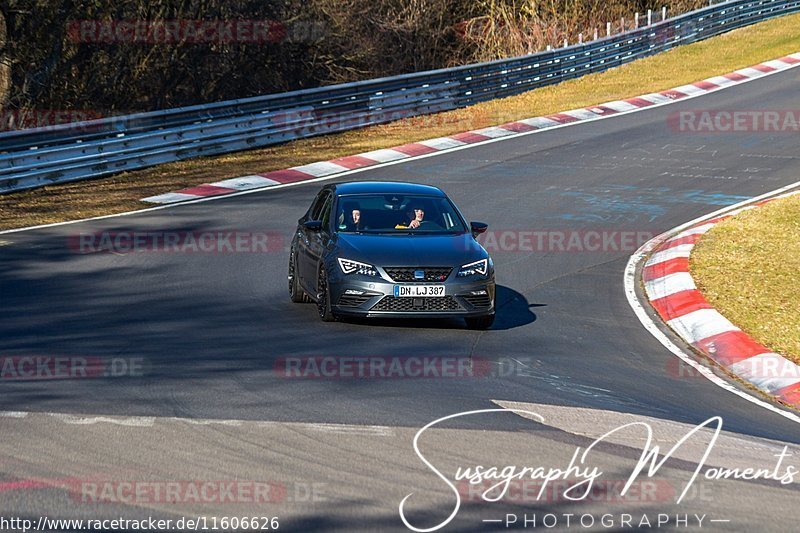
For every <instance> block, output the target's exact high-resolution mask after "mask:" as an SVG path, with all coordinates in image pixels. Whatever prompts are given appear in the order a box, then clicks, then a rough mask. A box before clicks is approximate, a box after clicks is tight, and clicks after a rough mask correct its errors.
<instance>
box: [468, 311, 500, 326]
mask: <svg viewBox="0 0 800 533" xmlns="http://www.w3.org/2000/svg"><path fill="white" fill-rule="evenodd" d="M464 320H465V321H466V323H467V328H468V329H489V328H490V327H492V324H494V313H492V314H491V315H484V316H471V317H468V318H465V319H464Z"/></svg>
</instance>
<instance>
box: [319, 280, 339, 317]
mask: <svg viewBox="0 0 800 533" xmlns="http://www.w3.org/2000/svg"><path fill="white" fill-rule="evenodd" d="M317 291H318V292H317V311H318V312H319V318H320V319H321V320H322V321H323V322H333V321H335V320H336V316H335V315H334V314H333V310H332V309H331V291H330V288H329V287H328V273H327V272H326V271H325V267H320V269H319V281H318V282H317Z"/></svg>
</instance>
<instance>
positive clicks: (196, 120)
mask: <svg viewBox="0 0 800 533" xmlns="http://www.w3.org/2000/svg"><path fill="white" fill-rule="evenodd" d="M798 11H800V0H731V1H727V2H723V3H720V4H716V5H712V6H709V7H706V8H703V9H700V10H697V11H692V12H690V13H686V14H684V15H681V16H678V17H674V18H671V19H667V20H664V21H661V22H658V23H655V24H652V25H650V26H644V27H641V28H638V29H635V30H631V31H627V32H624V33H620V34H617V35H613V36H610V37H606V38H603V39H598V40H595V41H591V42H588V43H584V44H578V45H573V46H568V47H565V48H561V49H557V50H551V51H547V52H540V53H536V54H532V55H528V56H522V57H516V58H511V59H502V60H496V61H490V62H486V63H478V64H473V65H465V66H461V67H454V68H447V69H439V70H432V71H427V72H416V73H412V74H406V75H401V76H393V77H387V78H379V79H373V80H366V81H361V82H355V83H346V84H341V85H333V86H327V87H319V88H315V89H307V90H302V91H293V92H287V93H281V94H274V95H267V96H258V97H253V98H246V99H239V100H230V101H225V102H217V103H212V104H204V105H198V106H191V107H183V108H176V109H168V110H163V111H155V112H149V113H139V114H135V115H127V116H120V117H113V118H106V119H100V120H91V121H86V122H77V123H71V124H62V125H58V126H51V127H45V128H37V129H28V130H19V131H11V132H4V133H0V194H2V193H4V192H11V191H18V190H23V189H30V188H34V187H40V186H44V185H49V184H52V183H61V182H67V181H74V180H80V179H87V178H95V177H100V176H104V175H109V174H113V173H117V172H121V171H127V170H135V169H140V168H144V167H148V166H152V165H157V164H160V163H167V162H171V161H178V160H182V159H187V158H190V157H196V156H208V155H216V154H223V153H229V152H235V151H239V150H246V149H251V148H258V147H263V146H268V145H273V144H278V143H282V142H286V141H289V140H292V139H298V138H302V137H310V136H314V135H322V134H326V133H333V132H337V131H344V130H349V129H353V128H359V127H363V126H368V125H372V124H380V123H385V122H390V121H393V120H398V119H401V118H406V117H411V116H417V115H423V114H428V113H435V112H440V111H447V110H451V109H456V108H460V107H465V106H468V105H471V104H475V103H477V102H482V101H486V100H491V99H495V98H500V97H505V96H510V95H514V94H518V93H521V92H524V91H528V90H531V89H535V88H537V87H541V86H544V85H551V84H554V83H559V82H561V81H564V80H568V79H571V78H577V77H580V76H583V75H585V74H589V73H592V72H600V71H603V70H607V69H609V68H612V67H616V66H619V65H622V64H624V63H628V62H630V61H633V60H635V59H639V58H641V57H645V56H649V55H653V54H656V53H659V52H662V51H665V50H668V49H670V48H673V47H675V46H679V45H682V44H688V43H693V42H696V41H700V40H703V39H706V38H708V37H712V36H714V35H719V34H720V33H724V32H727V31H730V30H733V29H735V28H739V27H742V26H746V25H749V24H753V23H756V22H760V21H763V20H766V19H768V18H772V17H776V16H780V15H785V14H789V13H794V12H798Z"/></svg>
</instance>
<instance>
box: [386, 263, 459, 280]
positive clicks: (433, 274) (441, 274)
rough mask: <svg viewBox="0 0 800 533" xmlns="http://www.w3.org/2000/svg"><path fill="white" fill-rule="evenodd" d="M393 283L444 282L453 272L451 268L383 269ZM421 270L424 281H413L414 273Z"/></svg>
mask: <svg viewBox="0 0 800 533" xmlns="http://www.w3.org/2000/svg"><path fill="white" fill-rule="evenodd" d="M384 270H385V271H386V273H387V274H389V277H390V278H392V280H393V281H402V282H409V281H419V282H425V281H427V282H431V281H444V280H446V279H447V277H448V276H449V275H450V272H452V271H453V269H452V267H387V268H384ZM416 270H422V271H424V272H425V279H415V278H414V271H416Z"/></svg>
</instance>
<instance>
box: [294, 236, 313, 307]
mask: <svg viewBox="0 0 800 533" xmlns="http://www.w3.org/2000/svg"><path fill="white" fill-rule="evenodd" d="M296 254H297V252H295V249H294V246H292V251H291V252H290V253H289V298H291V299H292V301H293V302H294V303H308V302H310V301H311V298H309V297H308V294H306V291H304V290H303V289H301V288H300V280H298V279H297V260H296Z"/></svg>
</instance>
